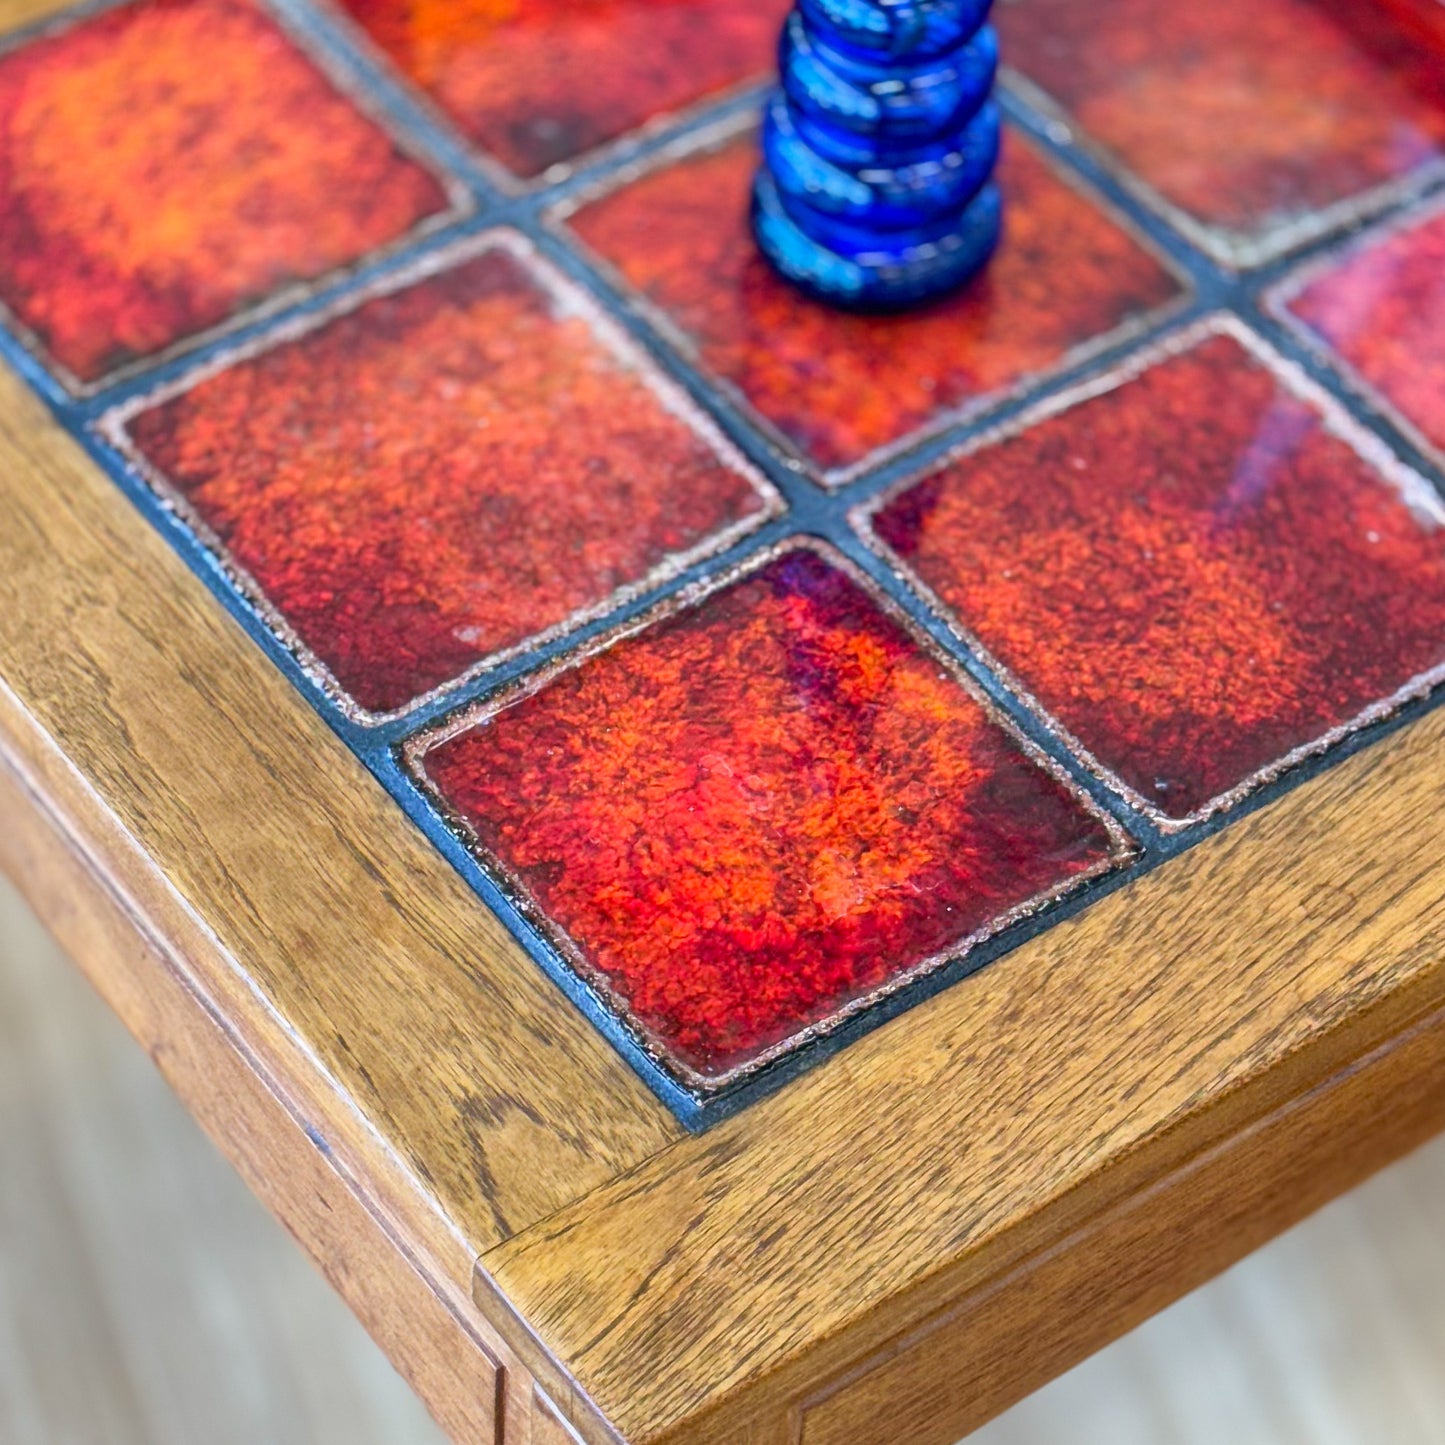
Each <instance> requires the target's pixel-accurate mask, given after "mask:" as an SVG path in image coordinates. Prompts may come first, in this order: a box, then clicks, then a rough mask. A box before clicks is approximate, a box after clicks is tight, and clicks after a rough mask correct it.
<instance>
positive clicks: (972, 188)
mask: <svg viewBox="0 0 1445 1445" xmlns="http://www.w3.org/2000/svg"><path fill="white" fill-rule="evenodd" d="M991 3H992V0H797V3H796V4H795V6H794V8H793V11H792V14H791V15H789V17H788V20H787V24H786V25H785V26H784V29H783V38H782V44H781V47H780V66H781V72H782V83H781V84H780V85H779V87H778V89H777V90H776V91H775V92H774V94H773V95H772V97H771V98H770V99H769V101H768V105H767V110H766V113H765V116H764V121H763V165H762V168H761V169H760V170H759V172H758V177H757V182H756V184H755V186H754V188H753V231H754V234H755V235H756V236H757V240H758V244H759V246H761V247H762V250H763V253H764V255H766V256H767V258H768V259H769V260H770V261H771V262H772V264H773V265H774V267H776V269H777V270H778V271H779V272H780V273H781V274H782V275H783V276H785V277H786V278H787V279H788V280H789V281H792V282H793V283H794V284H795V285H797V286H799V287H801V288H802V289H803V290H804V291H806V292H808V293H810V294H811V295H814V296H817V297H819V298H820V299H822V300H825V301H828V302H830V303H832V304H833V305H838V306H845V307H850V308H853V309H856V310H865V311H867V310H878V311H890V310H898V309H902V308H905V307H909V306H914V305H917V304H919V303H921V302H924V301H928V300H930V299H932V298H934V297H936V296H940V295H942V294H944V293H945V292H948V291H951V290H953V289H954V288H955V287H957V286H959V285H961V284H962V283H963V282H964V281H966V280H968V278H969V277H970V276H972V275H974V274H975V272H977V271H978V270H979V269H980V268H981V267H982V266H984V265H985V264H986V263H987V261H988V259H989V257H990V256H991V255H992V254H993V251H994V248H995V247H996V246H997V245H998V240H999V235H1000V231H1001V226H1002V203H1001V199H1000V196H999V190H998V186H997V184H996V183H995V181H994V178H993V177H994V171H995V169H996V167H997V164H998V153H999V126H1000V121H999V112H998V107H997V105H996V104H995V103H994V100H993V89H994V82H995V78H996V74H997V70H998V40H997V38H996V36H995V34H994V31H993V27H992V26H990V25H989V24H988V13H989V9H990V6H991Z"/></svg>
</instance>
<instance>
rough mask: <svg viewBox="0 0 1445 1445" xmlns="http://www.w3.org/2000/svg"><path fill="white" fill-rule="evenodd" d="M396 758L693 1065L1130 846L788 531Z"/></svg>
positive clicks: (954, 952) (792, 1035)
mask: <svg viewBox="0 0 1445 1445" xmlns="http://www.w3.org/2000/svg"><path fill="white" fill-rule="evenodd" d="M410 761H411V765H412V767H413V768H414V769H416V770H418V771H419V772H420V774H421V775H422V776H423V777H424V778H425V780H426V781H427V784H428V786H430V787H431V788H432V789H433V790H434V792H435V793H436V795H437V796H438V797H439V799H440V800H441V801H442V803H443V805H444V807H445V808H446V809H447V810H448V811H449V813H450V814H451V815H452V816H453V817H454V818H455V819H456V820H458V821H459V822H460V823H461V824H463V825H464V826H465V828H466V829H467V830H468V831H469V833H470V835H471V837H472V840H473V842H474V844H475V846H476V847H477V848H478V850H479V851H480V853H481V855H482V856H483V858H484V859H485V860H486V861H488V862H489V863H490V864H491V865H492V867H493V868H494V869H496V870H497V871H499V872H500V873H501V874H502V875H503V876H504V878H505V880H506V882H507V885H508V886H509V887H510V888H511V889H512V890H513V891H514V893H515V894H516V895H517V896H518V898H519V900H520V902H521V905H522V906H523V907H524V908H526V909H527V910H529V911H530V912H531V913H532V914H533V915H534V917H535V918H536V919H537V920H538V922H539V923H540V924H541V926H543V927H544V928H546V929H548V930H549V931H550V932H551V934H552V935H553V937H554V939H555V940H556V941H557V943H558V946H559V948H561V950H562V951H563V952H564V953H565V954H566V955H567V956H568V957H569V958H570V959H571V961H572V962H573V964H574V965H575V966H576V968H577V969H578V970H579V972H580V973H581V975H582V976H583V977H584V978H585V979H587V980H588V981H589V982H590V983H591V984H592V985H593V987H594V988H595V989H597V990H598V991H599V992H600V993H601V994H602V995H603V996H604V997H605V998H606V999H607V1000H608V1002H609V1004H610V1006H611V1007H612V1008H613V1009H614V1010H615V1011H616V1012H617V1013H618V1014H620V1015H621V1016H622V1017H623V1018H624V1019H625V1020H626V1021H627V1022H628V1024H629V1025H630V1027H631V1028H632V1029H633V1030H634V1031H635V1033H636V1034H637V1035H638V1036H639V1037H640V1039H641V1041H642V1042H643V1044H644V1046H645V1047H646V1048H648V1049H649V1050H650V1051H651V1052H652V1053H653V1055H654V1056H655V1057H657V1058H658V1059H660V1060H661V1061H662V1062H663V1063H664V1065H665V1066H667V1067H669V1068H670V1069H671V1070H672V1071H673V1073H674V1074H676V1075H677V1076H679V1077H681V1078H682V1079H684V1080H686V1081H687V1082H688V1083H689V1084H690V1085H691V1086H693V1087H695V1088H700V1089H703V1090H706V1089H708V1088H715V1087H717V1086H718V1085H720V1084H721V1083H723V1082H726V1081H728V1080H729V1079H731V1078H734V1077H736V1076H738V1075H739V1074H740V1073H741V1072H743V1071H746V1070H748V1069H749V1068H751V1067H753V1066H756V1065H757V1064H758V1063H759V1062H761V1061H763V1060H765V1059H767V1058H768V1057H770V1056H772V1055H774V1054H776V1053H777V1052H779V1051H780V1050H784V1049H786V1048H787V1047H789V1046H790V1045H791V1044H794V1043H796V1042H798V1041H799V1040H800V1039H801V1038H803V1037H805V1036H808V1035H810V1034H812V1033H814V1032H816V1031H818V1030H820V1029H824V1028H827V1027H830V1026H831V1025H832V1024H834V1023H836V1022H837V1021H838V1020H839V1019H840V1018H841V1017H843V1016H845V1015H846V1014H847V1013H848V1012H850V1011H851V1010H852V1009H854V1008H856V1007H858V1006H859V1005H860V1004H861V1003H863V1002H866V1001H870V1000H872V999H874V998H876V997H878V996H879V995H880V994H882V993H885V992H888V991H891V990H892V989H894V988H896V987H898V986H899V985H900V984H901V983H902V982H904V981H906V980H907V979H908V978H910V977H913V976H916V975H917V974H918V973H920V972H922V971H924V970H926V969H928V968H930V967H931V966H933V965H934V964H935V963H937V962H939V961H941V960H943V959H946V958H950V957H955V956H958V955H960V954H962V953H964V952H966V951H967V949H968V948H969V947H970V946H971V945H972V944H973V943H974V942H975V941H977V940H978V939H980V938H982V937H984V936H986V935H987V934H989V933H991V932H993V931H995V930H997V929H998V928H999V927H1001V926H1003V925H1004V924H1005V923H1007V922H1009V921H1011V920H1012V919H1014V918H1017V917H1019V916H1021V915H1023V914H1025V913H1028V912H1030V911H1032V910H1034V909H1037V908H1038V907H1039V906H1040V905H1041V904H1042V903H1043V902H1044V901H1046V900H1048V899H1050V898H1053V897H1056V896H1058V895H1059V894H1060V893H1061V892H1063V891H1065V890H1067V889H1068V888H1070V887H1072V886H1074V885H1075V884H1077V883H1079V882H1080V881H1081V880H1082V879H1084V878H1086V877H1088V876H1091V875H1093V874H1096V873H1099V872H1101V871H1104V870H1106V869H1108V868H1109V867H1111V866H1112V865H1113V864H1114V863H1115V862H1117V861H1118V860H1119V859H1120V858H1121V857H1122V856H1123V855H1124V854H1125V852H1126V848H1125V845H1124V843H1123V841H1122V835H1121V834H1119V833H1118V831H1117V829H1116V828H1115V827H1114V825H1112V824H1110V823H1107V822H1106V821H1105V819H1104V818H1103V816H1102V815H1101V814H1100V813H1099V812H1098V811H1097V810H1096V809H1095V808H1094V807H1093V805H1092V804H1089V803H1087V802H1086V801H1084V800H1083V798H1082V797H1081V796H1080V795H1078V794H1076V793H1075V791H1074V790H1073V789H1072V788H1071V787H1070V785H1069V784H1067V783H1066V782H1064V781H1062V779H1061V777H1060V776H1058V775H1056V774H1055V772H1054V771H1052V768H1051V765H1047V764H1045V763H1043V762H1042V761H1041V759H1040V757H1039V756H1038V755H1036V754H1034V753H1033V751H1032V750H1031V749H1030V748H1028V747H1027V746H1026V745H1024V744H1022V743H1020V741H1019V740H1018V739H1017V738H1016V737H1015V736H1014V735H1013V734H1012V733H1011V732H1010V731H1009V730H1008V729H1007V728H1006V727H1005V726H1003V725H1002V724H1000V722H999V721H998V719H997V718H996V717H995V716H994V715H993V714H992V713H991V712H990V710H989V708H988V707H987V706H986V705H985V704H983V703H982V702H980V701H979V699H978V697H977V696H976V694H975V693H974V692H973V690H972V688H971V686H970V685H968V684H966V683H965V682H964V681H963V680H962V677H961V675H960V674H958V673H956V672H955V671H954V669H953V668H952V667H951V665H949V664H948V663H947V662H945V661H944V660H942V658H941V657H940V656H938V655H936V654H935V653H934V652H933V651H932V650H931V648H930V647H929V646H928V645H927V644H925V643H924V642H922V641H920V639H919V638H918V637H917V636H915V635H914V633H913V632H912V631H911V630H910V628H909V627H908V626H906V625H905V624H904V623H903V622H901V621H900V619H899V618H898V617H896V616H895V615H894V614H893V613H892V612H891V611H890V610H887V609H885V607H884V606H882V605H880V604H879V603H878V602H877V601H875V599H874V597H873V596H872V594H871V593H870V592H869V591H868V590H867V589H866V588H865V586H864V585H863V584H862V583H861V582H860V581H859V580H858V578H857V577H855V576H854V575H853V574H852V573H851V571H850V570H849V569H847V568H846V567H845V566H844V565H843V564H841V563H840V562H839V560H838V559H836V558H834V557H831V556H830V555H829V554H826V553H825V552H824V551H823V550H822V549H821V547H814V546H812V545H802V546H799V545H794V546H792V547H790V548H788V549H785V550H783V551H781V552H779V553H775V554H773V555H772V556H770V557H769V556H765V557H764V558H763V559H762V561H761V563H760V564H754V566H753V567H752V568H751V569H750V570H749V571H748V572H746V573H745V574H743V575H742V576H740V577H738V578H734V579H732V580H730V581H729V582H727V583H726V584H725V585H724V586H722V587H721V589H720V590H713V591H711V592H710V593H708V594H707V595H705V596H703V597H701V598H699V597H697V596H694V597H692V598H690V599H689V600H688V602H687V603H686V605H684V606H683V608H682V609H681V610H678V611H674V612H671V613H670V614H666V615H664V616H663V618H662V619H661V620H658V621H655V622H653V623H652V624H651V625H648V626H645V627H643V628H641V629H640V630H639V629H634V630H633V631H631V632H630V633H627V634H624V635H622V636H621V637H620V638H618V639H617V640H615V641H614V642H612V643H611V644H609V645H607V646H605V647H604V648H602V649H601V650H598V651H596V652H594V653H593V654H592V655H591V656H589V657H587V658H586V659H585V660H583V661H581V662H580V663H577V664H574V665H569V666H564V667H562V668H560V669H559V670H556V671H555V672H553V673H552V674H551V675H550V676H548V677H545V678H543V679H541V680H540V681H539V682H537V683H535V684H533V685H532V686H531V687H529V688H528V689H527V690H525V691H523V692H522V693H520V694H519V695H516V696H513V697H509V698H504V699H503V700H502V702H501V703H500V704H498V705H496V706H495V707H494V708H493V709H492V710H490V711H483V712H482V713H480V715H473V716H471V717H463V718H462V719H461V720H460V722H459V723H457V724H453V725H452V727H451V728H449V729H448V730H446V731H444V732H442V733H441V734H440V735H439V736H438V737H435V738H423V739H421V740H420V742H419V743H418V744H415V745H414V746H413V748H412V749H411V753H410Z"/></svg>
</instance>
